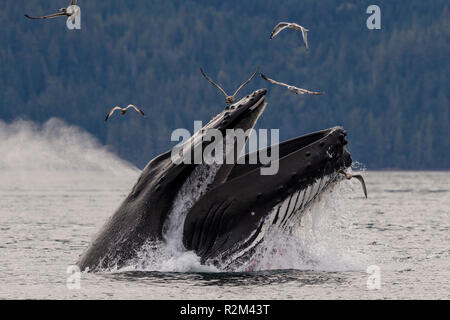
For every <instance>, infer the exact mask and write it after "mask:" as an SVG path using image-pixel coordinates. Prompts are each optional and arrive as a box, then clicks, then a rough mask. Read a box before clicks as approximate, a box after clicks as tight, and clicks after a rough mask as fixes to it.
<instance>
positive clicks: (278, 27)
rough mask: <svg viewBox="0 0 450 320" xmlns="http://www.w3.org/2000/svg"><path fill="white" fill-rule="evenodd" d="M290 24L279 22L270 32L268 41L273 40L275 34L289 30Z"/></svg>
mask: <svg viewBox="0 0 450 320" xmlns="http://www.w3.org/2000/svg"><path fill="white" fill-rule="evenodd" d="M290 25H291V23H289V22H280V23H278V24H277V25H276V26H275V28H274V29H273V30H272V33H271V34H270V39H273V37H275V36H276V35H277V34H279V33H280V32H281V31H282V30H284V29H286V28H289V27H290Z"/></svg>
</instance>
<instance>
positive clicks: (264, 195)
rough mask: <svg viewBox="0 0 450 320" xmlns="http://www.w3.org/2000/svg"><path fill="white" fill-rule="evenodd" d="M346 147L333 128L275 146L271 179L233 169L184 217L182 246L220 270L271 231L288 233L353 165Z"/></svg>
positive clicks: (246, 167)
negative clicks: (276, 154)
mask: <svg viewBox="0 0 450 320" xmlns="http://www.w3.org/2000/svg"><path fill="white" fill-rule="evenodd" d="M346 144H347V140H346V132H345V131H344V130H343V129H342V128H341V127H334V128H331V129H327V130H323V131H319V132H316V133H312V134H309V135H306V136H302V137H299V138H295V139H292V140H289V141H286V142H283V143H281V144H280V145H279V146H277V147H278V148H279V153H280V154H279V159H277V160H276V161H278V162H279V164H278V165H279V171H278V172H277V173H276V174H275V175H272V176H264V175H261V174H260V172H259V169H260V167H261V164H260V163H258V164H237V165H235V166H234V167H233V169H232V170H231V172H230V174H229V175H228V177H227V180H226V181H225V182H224V183H222V184H220V185H219V186H216V187H214V188H213V189H212V190H209V192H208V193H206V194H205V195H204V196H203V197H202V198H201V199H200V200H199V201H198V202H197V203H196V204H195V205H194V207H193V208H192V209H191V210H190V212H189V213H188V214H187V216H186V220H185V224H184V232H183V243H184V245H185V247H186V248H187V249H188V250H193V251H195V252H196V253H197V254H198V255H199V256H200V257H201V258H202V261H203V262H212V263H214V264H217V265H221V266H223V265H224V263H230V257H236V256H238V257H243V256H246V255H247V254H251V253H252V252H253V251H254V249H255V248H256V246H257V245H258V244H260V243H261V242H262V241H263V239H264V236H265V234H266V233H267V230H268V229H269V228H274V227H275V228H278V229H281V230H283V231H285V232H291V231H292V228H294V227H295V226H296V225H298V222H299V221H300V219H301V217H302V214H303V212H304V211H305V209H306V208H308V207H309V206H310V204H311V203H312V202H313V201H314V200H315V199H316V198H317V197H318V196H319V195H320V194H321V193H322V192H323V191H324V190H325V189H327V188H328V187H329V186H330V185H332V184H333V183H334V182H335V181H337V180H339V179H341V176H340V175H339V171H340V170H343V169H345V168H347V167H349V166H350V165H351V163H352V160H351V156H350V154H349V153H348V151H347V149H346V148H345V145H346ZM270 148H274V146H272V147H270ZM270 148H269V149H270ZM251 156H252V155H251V154H249V155H246V156H245V157H246V158H248V157H251ZM245 163H248V162H245ZM237 190H239V192H237ZM230 230H232V232H230ZM232 260H233V259H232ZM233 263H234V261H233Z"/></svg>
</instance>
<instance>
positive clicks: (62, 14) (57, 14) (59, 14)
mask: <svg viewBox="0 0 450 320" xmlns="http://www.w3.org/2000/svg"><path fill="white" fill-rule="evenodd" d="M66 15H67V14H65V13H64V12H60V13H55V14H50V15H48V16H42V17H31V16H29V15H28V14H24V16H25V17H27V18H28V19H50V18H55V17H59V16H66Z"/></svg>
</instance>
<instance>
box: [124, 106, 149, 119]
mask: <svg viewBox="0 0 450 320" xmlns="http://www.w3.org/2000/svg"><path fill="white" fill-rule="evenodd" d="M130 108H133V109H134V110H136V111H137V112H139V113H140V114H142V115H143V116H145V113H144V111H142V110H141V109H139V108H138V107H136V106H135V105H134V104H129V105H128V107H127V108H126V109H127V110H128V109H130Z"/></svg>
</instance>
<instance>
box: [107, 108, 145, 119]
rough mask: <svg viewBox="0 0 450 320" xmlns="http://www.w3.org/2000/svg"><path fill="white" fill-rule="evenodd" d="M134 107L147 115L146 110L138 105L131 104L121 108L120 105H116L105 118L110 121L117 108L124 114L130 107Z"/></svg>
mask: <svg viewBox="0 0 450 320" xmlns="http://www.w3.org/2000/svg"><path fill="white" fill-rule="evenodd" d="M131 108H133V109H134V110H136V111H137V112H139V113H140V114H142V115H143V116H145V113H144V111H142V110H141V109H139V108H138V107H136V106H135V105H132V104H129V105H128V106H127V107H126V108H121V107H118V106H115V107H114V108H112V109H111V111H110V112H109V113H108V114H107V115H106V118H105V122H106V121H108V119H109V117H111V116H112V114H113V113H114V112H115V111H116V110H120V114H121V115H124V114H125V113H127V111H128V109H131Z"/></svg>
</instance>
